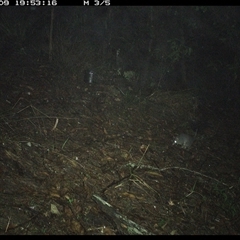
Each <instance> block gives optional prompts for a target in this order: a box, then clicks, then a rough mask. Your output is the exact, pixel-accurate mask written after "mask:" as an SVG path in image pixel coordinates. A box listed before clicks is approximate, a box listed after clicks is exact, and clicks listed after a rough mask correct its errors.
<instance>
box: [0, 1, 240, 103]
mask: <svg viewBox="0 0 240 240" xmlns="http://www.w3.org/2000/svg"><path fill="white" fill-rule="evenodd" d="M239 12H240V11H239V7H228V6H219V7H216V6H214V7H212V6H201V7H198V6H184V7H179V6H154V7H152V6H144V7H140V6H137V7H131V6H130V7H127V6H122V7H113V6H110V7H91V6H87V7H81V6H79V7H54V12H52V8H51V7H38V8H35V9H34V8H31V7H5V8H2V9H1V12H0V35H1V38H0V61H1V66H2V67H3V66H4V65H6V64H7V62H9V61H10V62H11V64H12V67H13V68H14V66H15V65H18V66H19V65H21V64H22V65H23V66H26V62H25V61H23V59H26V58H27V59H28V60H30V61H29V62H28V63H27V64H30V62H32V63H34V62H41V63H44V64H47V63H49V38H50V23H51V14H53V16H54V19H53V32H52V37H53V39H52V43H53V47H52V52H51V55H52V61H51V63H50V64H51V66H52V67H53V68H54V69H56V70H57V72H58V73H59V74H61V75H62V74H75V75H76V76H78V78H79V81H81V80H82V79H81V76H82V75H81V74H82V72H83V71H84V70H86V69H87V70H89V69H91V70H93V71H94V76H95V80H97V82H98V83H99V82H104V81H105V82H108V83H109V82H110V81H111V80H112V79H113V78H114V77H115V76H119V75H120V76H125V78H127V80H128V82H127V84H129V85H131V87H132V88H133V89H134V90H136V91H137V92H139V91H140V92H141V91H142V92H143V90H145V89H152V88H154V89H156V88H160V89H162V90H164V91H166V90H182V89H189V88H193V89H198V90H199V96H200V98H202V99H204V101H208V100H209V98H211V99H210V100H213V99H215V100H217V101H218V102H219V101H220V102H221V104H226V103H229V104H231V106H233V105H238V104H239V77H238V76H239V60H238V59H239V44H238V42H239V29H240V28H239V18H240V16H239ZM16 59H17V60H18V61H17V63H16ZM14 64H15V65H14ZM24 64H25V65H24ZM129 71H130V72H131V74H132V73H134V74H133V75H134V77H131V78H130V77H128V75H127V74H126V72H127V73H128V72H129ZM126 76H127V77H126ZM131 76H132V75H131ZM208 91H211V96H209V94H208Z"/></svg>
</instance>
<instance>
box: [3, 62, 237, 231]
mask: <svg viewBox="0 0 240 240" xmlns="http://www.w3.org/2000/svg"><path fill="white" fill-rule="evenodd" d="M2 77H3V79H4V80H3V81H2V82H1V103H0V104H1V114H0V130H1V139H0V140H1V141H0V143H1V147H0V153H1V161H0V163H1V165H0V173H1V193H0V194H1V197H0V213H1V214H0V226H1V227H0V231H1V234H88V235H92V234H102V235H111V234H114V235H115V234H169V235H181V234H239V213H240V211H239V210H240V209H239V192H240V191H239V153H240V152H239V144H240V141H239V136H240V135H239V133H237V132H236V129H235V128H234V126H235V124H236V123H235V122H234V121H235V120H234V119H235V118H231V117H229V115H223V114H222V113H221V116H222V117H221V121H219V115H218V114H216V112H215V111H213V106H211V105H207V104H205V105H204V104H201V102H199V100H198V99H197V98H196V97H195V96H196V93H195V92H194V91H191V90H188V91H178V92H162V91H160V90H154V91H153V90H152V91H151V92H150V93H147V94H145V93H142V94H140V93H136V92H134V91H133V90H132V89H131V88H129V87H126V86H124V85H123V84H122V85H121V82H118V83H104V82H102V83H101V84H100V83H96V84H93V85H88V84H84V83H83V81H82V79H81V78H80V79H76V78H75V77H74V76H68V77H65V78H67V80H66V79H65V78H62V79H61V78H57V77H56V75H55V74H54V73H52V72H51V69H48V68H47V67H46V66H39V67H38V68H35V69H34V70H33V71H32V72H28V73H24V75H21V76H20V75H13V74H11V75H5V76H4V75H3V76H2ZM47 79H48V80H47ZM49 79H51V81H50V80H49ZM10 82H11V83H12V84H9V83H10ZM214 108H215V109H216V106H214ZM219 114H220V113H219ZM193 125H194V126H195V125H196V126H197V127H195V128H194V127H192V126H193ZM226 126H227V127H226ZM196 129H198V132H197V136H196V140H195V141H194V144H193V146H192V148H191V149H188V150H184V149H182V148H181V147H180V146H175V145H174V146H173V145H172V143H173V140H174V137H176V135H177V134H179V133H181V132H182V131H183V132H187V133H188V134H191V135H194V132H195V130H196ZM223 136H224V137H223Z"/></svg>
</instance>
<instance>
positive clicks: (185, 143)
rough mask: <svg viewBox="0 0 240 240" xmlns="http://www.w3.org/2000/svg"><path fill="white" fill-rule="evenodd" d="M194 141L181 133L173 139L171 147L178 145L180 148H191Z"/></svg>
mask: <svg viewBox="0 0 240 240" xmlns="http://www.w3.org/2000/svg"><path fill="white" fill-rule="evenodd" d="M194 139H195V138H194V137H192V136H190V135H188V134H185V133H181V134H179V135H178V136H177V137H176V138H175V140H174V142H173V145H180V146H181V148H184V149H189V148H190V147H191V146H192V143H193V141H194Z"/></svg>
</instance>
